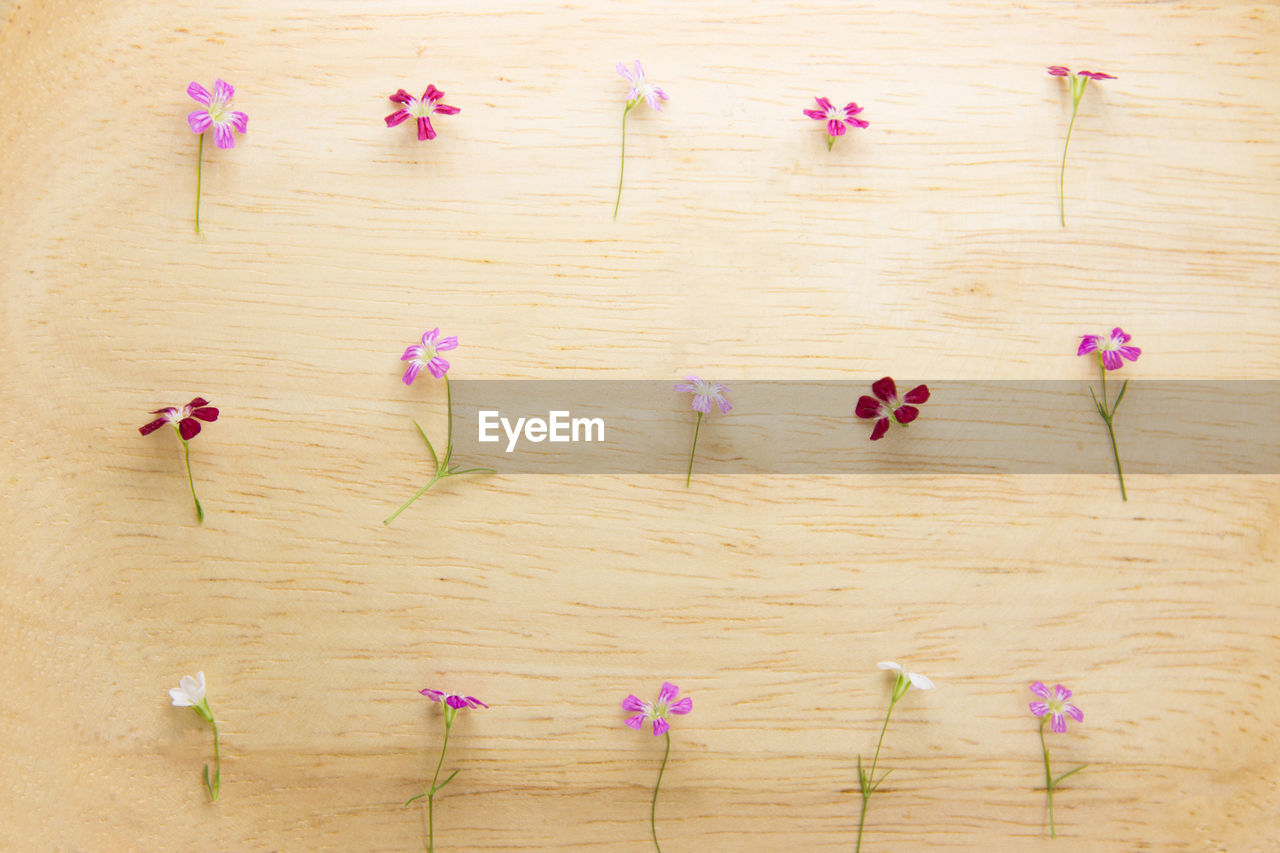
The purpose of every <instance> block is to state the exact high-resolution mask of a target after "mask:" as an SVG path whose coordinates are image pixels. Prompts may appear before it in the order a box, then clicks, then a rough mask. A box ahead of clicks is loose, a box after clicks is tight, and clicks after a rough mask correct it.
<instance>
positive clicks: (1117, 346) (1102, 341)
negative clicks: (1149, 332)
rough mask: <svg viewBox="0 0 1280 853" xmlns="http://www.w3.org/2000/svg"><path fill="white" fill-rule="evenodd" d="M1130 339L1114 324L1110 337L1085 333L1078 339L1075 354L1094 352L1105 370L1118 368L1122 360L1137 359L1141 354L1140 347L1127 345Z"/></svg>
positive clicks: (1129, 336)
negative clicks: (1077, 347)
mask: <svg viewBox="0 0 1280 853" xmlns="http://www.w3.org/2000/svg"><path fill="white" fill-rule="evenodd" d="M1132 339H1133V338H1132V336H1131V335H1127V334H1125V331H1124V329H1122V328H1120V327H1119V326H1116V327H1115V328H1114V329H1112V330H1111V336H1110V337H1103V336H1102V335H1085V336H1084V337H1083V338H1081V339H1080V347H1079V349H1077V350H1076V355H1088V354H1089V353H1091V352H1096V353H1098V357H1099V358H1101V359H1102V366H1103V367H1105V368H1106V369H1107V370H1119V369H1120V367H1121V366H1122V365H1123V364H1124V360H1127V361H1137V360H1138V356H1140V355H1142V350H1141V349H1139V348H1138V347H1131V346H1129V341H1131V340H1132Z"/></svg>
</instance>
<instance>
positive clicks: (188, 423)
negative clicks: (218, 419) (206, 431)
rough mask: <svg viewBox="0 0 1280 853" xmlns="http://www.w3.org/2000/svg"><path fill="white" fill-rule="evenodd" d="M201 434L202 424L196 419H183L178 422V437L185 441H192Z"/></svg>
mask: <svg viewBox="0 0 1280 853" xmlns="http://www.w3.org/2000/svg"><path fill="white" fill-rule="evenodd" d="M199 434H200V422H199V421H198V420H196V419H195V418H183V419H182V420H181V421H179V422H178V435H180V436H182V440H183V441H190V440H191V439H193V438H195V437H196V436H197V435H199Z"/></svg>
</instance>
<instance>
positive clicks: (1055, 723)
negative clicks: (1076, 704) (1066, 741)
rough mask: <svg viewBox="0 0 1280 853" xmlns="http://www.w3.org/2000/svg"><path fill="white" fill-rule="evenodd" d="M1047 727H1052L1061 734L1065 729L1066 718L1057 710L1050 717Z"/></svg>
mask: <svg viewBox="0 0 1280 853" xmlns="http://www.w3.org/2000/svg"><path fill="white" fill-rule="evenodd" d="M1049 728H1051V729H1053V730H1054V731H1055V732H1057V733H1058V734H1062V733H1063V732H1065V731H1066V730H1067V718H1066V717H1064V716H1062V715H1061V714H1059V713H1057V712H1054V715H1053V716H1052V717H1050V723H1049Z"/></svg>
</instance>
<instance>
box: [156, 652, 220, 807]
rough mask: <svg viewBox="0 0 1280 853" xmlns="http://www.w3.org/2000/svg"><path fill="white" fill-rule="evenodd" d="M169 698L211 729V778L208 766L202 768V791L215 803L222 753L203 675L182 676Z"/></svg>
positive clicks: (170, 691) (218, 789) (171, 690)
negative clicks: (193, 712) (206, 723)
mask: <svg viewBox="0 0 1280 853" xmlns="http://www.w3.org/2000/svg"><path fill="white" fill-rule="evenodd" d="M169 698H171V699H172V700H173V704H174V705H175V706H177V707H179V708H190V709H191V710H193V711H195V712H196V713H197V714H199V715H200V718H201V719H203V720H205V721H207V722H208V723H209V725H210V726H212V727H213V776H212V777H210V776H209V765H208V764H206V765H205V766H204V789H205V790H206V791H208V793H209V799H210V801H213V802H216V801H217V799H218V794H219V792H220V790H221V787H222V753H221V751H220V750H219V747H218V723H217V721H216V720H214V718H213V710H212V709H210V708H209V699H208V697H207V696H205V684H204V673H203V672H197V673H196V677H195V678H192V677H191V676H189V675H184V676H182V678H181V679H180V680H179V681H178V686H177V687H171V688H169Z"/></svg>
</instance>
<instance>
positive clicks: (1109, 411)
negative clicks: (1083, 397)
mask: <svg viewBox="0 0 1280 853" xmlns="http://www.w3.org/2000/svg"><path fill="white" fill-rule="evenodd" d="M1099 364H1101V359H1099ZM1119 406H1120V400H1119V398H1117V399H1116V408H1119ZM1102 409H1103V412H1105V414H1103V415H1102V422H1103V423H1105V424H1106V425H1107V435H1108V436H1110V437H1111V455H1112V456H1113V457H1115V460H1116V476H1117V477H1119V478H1120V499H1121V500H1123V501H1126V502H1127V501H1128V500H1129V494H1128V493H1127V492H1126V491H1125V489H1124V468H1123V467H1122V466H1121V465H1120V449H1119V448H1118V447H1117V446H1116V428H1115V425H1114V424H1113V423H1112V419H1114V418H1115V416H1116V410H1115V408H1110V407H1109V406H1108V404H1107V366H1106V365H1105V364H1103V365H1102Z"/></svg>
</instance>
